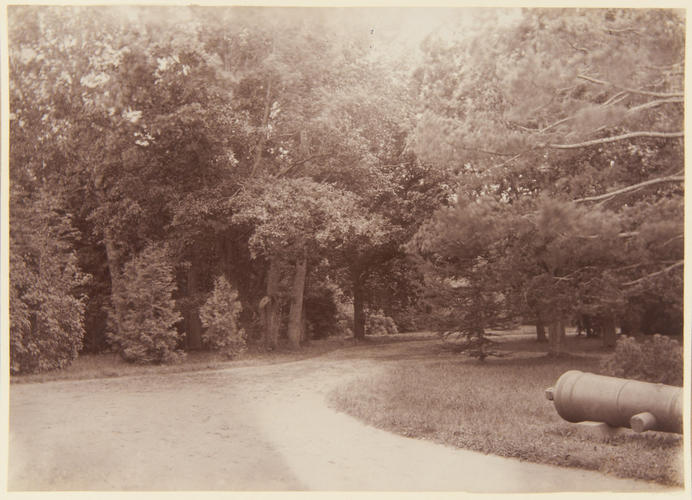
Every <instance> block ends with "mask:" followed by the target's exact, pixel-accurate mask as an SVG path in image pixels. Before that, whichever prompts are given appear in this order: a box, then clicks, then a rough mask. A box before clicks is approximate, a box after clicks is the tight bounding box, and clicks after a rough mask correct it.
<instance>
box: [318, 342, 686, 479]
mask: <svg viewBox="0 0 692 500" xmlns="http://www.w3.org/2000/svg"><path fill="white" fill-rule="evenodd" d="M571 342H572V343H573V344H578V345H581V346H584V348H583V352H582V354H581V355H573V356H570V357H567V358H562V359H550V358H547V357H545V356H544V355H542V353H541V352H540V351H541V350H542V349H543V347H541V346H540V345H538V344H536V343H535V342H534V341H530V340H526V339H520V340H519V341H518V342H515V345H513V346H512V345H511V342H510V343H508V344H507V349H508V350H513V351H514V352H516V354H514V355H513V356H512V357H509V358H502V359H491V360H487V361H486V362H485V363H479V362H477V361H475V360H469V359H467V358H464V357H463V356H459V355H451V354H444V353H441V352H440V350H439V347H438V348H437V349H434V348H433V349H431V355H430V358H429V359H428V360H420V359H419V360H416V361H411V360H400V361H394V362H392V363H390V364H389V365H388V367H387V369H386V371H385V373H384V375H383V376H382V377H381V378H377V379H367V378H362V379H356V380H354V381H352V382H351V383H349V384H348V385H344V386H342V387H340V388H338V389H337V390H336V391H334V392H333V393H332V394H331V395H330V404H332V405H333V406H334V407H336V408H337V409H339V410H341V411H344V412H346V413H349V414H351V415H353V416H355V417H357V418H360V419H362V420H364V421H366V422H368V423H370V424H372V425H375V426H377V427H380V428H383V429H387V430H390V431H393V432H396V433H399V434H403V435H405V436H411V437H417V438H424V439H430V440H433V441H436V442H440V443H445V444H449V445H453V446H456V447H459V448H466V449H471V450H476V451H481V452H484V453H492V454H496V455H502V456H506V457H517V458H520V459H524V460H528V461H532V462H539V463H546V464H553V465H563V466H570V467H580V468H584V469H590V470H599V471H602V472H608V473H612V474H615V475H618V476H621V477H630V478H640V479H646V480H653V481H656V482H659V483H663V484H668V485H679V486H681V485H682V484H683V472H682V470H683V468H682V437H681V436H678V435H673V434H665V433H654V432H646V433H643V434H635V433H634V432H631V431H627V432H626V433H624V434H622V435H618V436H615V437H612V438H609V439H605V438H603V437H601V436H598V435H594V433H593V432H591V431H589V430H587V429H586V428H585V427H584V426H582V425H575V424H570V423H568V422H565V421H563V420H562V419H561V418H560V417H559V416H558V415H557V413H556V411H555V409H554V407H553V404H552V403H551V402H549V401H548V400H546V399H545V396H544V391H545V389H546V388H547V387H550V386H552V385H553V384H554V383H555V381H556V380H557V378H558V377H559V376H560V375H561V374H562V373H564V372H565V371H567V370H570V369H578V370H583V371H592V372H598V370H599V362H600V361H599V357H601V356H599V354H598V350H597V349H596V348H597V347H598V346H597V344H595V343H593V342H589V341H587V340H586V339H580V340H577V339H572V340H571ZM522 345H523V346H525V348H526V349H527V350H529V349H530V350H531V351H533V352H526V351H525V352H517V350H520V348H521V346H522ZM431 347H432V346H431Z"/></svg>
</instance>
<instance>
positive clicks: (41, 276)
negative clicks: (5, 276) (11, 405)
mask: <svg viewBox="0 0 692 500" xmlns="http://www.w3.org/2000/svg"><path fill="white" fill-rule="evenodd" d="M10 199H11V204H10V209H11V221H12V225H11V227H10V272H9V277H10V312H11V314H10V370H11V372H12V373H29V372H36V371H45V370H52V369H56V368H63V367H64V366H66V365H68V364H69V363H70V362H72V360H73V359H75V358H76V357H77V353H78V351H79V350H80V348H81V346H82V339H83V337H84V297H83V296H81V295H80V294H79V288H80V287H84V285H85V284H86V283H87V281H88V278H89V277H88V275H85V274H84V273H82V272H81V271H80V269H79V267H78V265H77V257H76V255H75V253H74V251H73V250H72V248H71V245H70V240H71V239H72V238H73V237H74V229H73V228H72V227H71V224H70V219H69V217H68V216H66V215H65V213H64V212H63V211H62V210H61V207H60V205H59V204H58V203H56V200H55V199H53V198H52V197H51V194H50V193H49V192H47V191H46V190H44V189H42V188H38V190H37V192H35V193H32V194H29V193H27V192H26V191H23V190H22V187H21V185H19V184H15V183H13V184H12V196H11V197H10Z"/></svg>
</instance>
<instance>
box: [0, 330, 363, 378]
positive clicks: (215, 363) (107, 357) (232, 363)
mask: <svg viewBox="0 0 692 500" xmlns="http://www.w3.org/2000/svg"><path fill="white" fill-rule="evenodd" d="M349 345H353V340H352V339H348V338H328V339H323V340H314V341H312V342H310V344H308V345H306V346H303V347H301V349H300V350H299V351H291V350H287V349H280V350H277V351H273V352H264V351H261V352H258V351H249V352H245V353H243V354H241V355H240V356H238V357H237V358H236V359H233V360H229V359H226V358H225V357H224V356H222V355H219V354H217V353H214V352H209V351H192V352H189V353H187V355H186V356H185V359H184V360H183V361H181V362H179V363H173V364H160V365H138V364H134V363H128V362H127V361H124V360H123V359H122V358H121V357H120V356H119V355H117V354H80V355H79V357H78V358H77V359H75V360H74V361H73V362H72V363H71V364H70V365H69V366H67V367H65V368H63V369H61V370H53V371H49V372H43V373H33V374H26V375H12V377H11V378H10V383H12V384H21V383H34V382H50V381H53V380H85V379H95V378H110V377H124V376H128V375H149V374H152V375H154V374H165V373H183V372H192V371H200V370H217V369H222V368H231V367H237V366H254V365H262V364H273V363H286V362H290V361H298V360H300V359H306V358H311V357H314V356H319V355H320V354H324V353H326V352H330V351H333V350H335V349H339V348H342V347H346V346H349Z"/></svg>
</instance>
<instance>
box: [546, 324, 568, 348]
mask: <svg viewBox="0 0 692 500" xmlns="http://www.w3.org/2000/svg"><path fill="white" fill-rule="evenodd" d="M548 338H549V340H550V344H549V349H548V352H549V353H550V354H551V355H553V356H559V355H560V354H562V352H563V348H564V340H565V323H564V321H563V320H561V319H558V320H553V321H552V322H551V323H550V325H548Z"/></svg>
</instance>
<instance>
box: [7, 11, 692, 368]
mask: <svg viewBox="0 0 692 500" xmlns="http://www.w3.org/2000/svg"><path fill="white" fill-rule="evenodd" d="M433 11H434V9H423V10H421V11H417V12H414V11H412V10H410V9H393V10H388V11H386V10H381V11H380V12H379V14H378V16H379V17H378V18H377V19H380V20H382V19H388V23H385V24H386V26H385V28H383V29H381V27H380V25H373V24H372V22H371V21H369V19H370V18H369V17H368V16H371V15H372V10H362V11H361V10H358V9H340V10H337V9H277V8H272V9H258V8H199V7H198V8H192V7H190V8H188V7H184V8H183V7H178V8H153V7H149V8H145V7H141V8H134V7H129V8H119V7H80V8H77V7H45V6H37V7H26V6H11V7H9V8H8V25H9V48H10V53H9V69H10V113H11V114H10V117H9V119H10V165H9V169H10V172H9V174H10V235H9V236H10V313H11V314H10V323H11V324H10V356H11V370H12V372H13V373H21V372H32V371H41V370H48V369H54V368H59V367H63V366H65V365H66V364H68V363H69V362H70V361H72V360H73V359H74V358H75V357H76V356H78V354H79V353H80V352H106V351H113V352H118V353H120V354H121V355H122V356H123V357H124V358H125V359H126V360H129V361H133V362H155V363H158V362H169V361H174V360H176V359H179V358H181V357H182V356H184V353H185V352H188V351H192V350H198V349H212V350H219V351H221V352H223V353H225V354H227V355H228V356H234V355H236V354H237V353H238V352H240V351H242V350H244V349H246V348H251V349H277V348H282V349H284V348H292V349H298V348H300V346H301V345H303V344H304V343H306V342H309V341H310V340H312V339H316V338H320V337H324V336H327V335H333V334H352V335H353V336H354V337H355V338H356V339H362V338H363V337H364V336H365V335H366V334H368V333H376V332H381V331H390V332H391V331H395V330H396V329H397V328H398V329H399V330H409V331H410V330H416V329H424V330H430V329H441V330H444V329H448V330H457V331H460V332H463V334H464V335H466V336H467V337H468V338H470V339H476V340H477V341H478V342H479V344H476V345H482V342H483V339H485V335H486V334H487V333H488V332H489V331H491V330H493V329H496V328H502V327H505V326H509V325H512V324H518V323H528V324H535V325H536V330H537V340H544V341H548V340H549V341H550V351H551V352H552V353H560V352H561V350H562V349H563V346H562V342H561V340H562V339H563V337H564V332H565V326H566V325H570V324H571V325H573V324H575V323H576V322H578V323H579V324H580V325H581V326H584V327H585V328H587V329H588V330H590V331H593V332H594V333H595V332H599V333H600V335H602V337H603V341H604V344H605V345H606V346H612V344H613V343H614V339H615V332H616V328H619V329H620V330H621V331H622V332H624V333H632V334H638V333H642V334H651V333H663V334H669V335H680V334H681V332H682V315H683V304H682V300H683V253H684V252H683V242H684V240H683V229H684V228H683V188H684V154H683V140H684V134H683V110H684V91H683V82H684V78H683V76H684V75H683V74H684V66H683V60H684V45H685V43H684V41H685V40H684V33H685V19H684V12H683V13H681V12H678V11H673V10H663V9H651V10H646V9H637V10H634V9H631V10H619V9H616V10H598V9H593V10H592V9H579V10H563V9H545V10H543V9H528V10H500V9H487V10H482V9H479V10H462V9H457V10H449V11H442V10H440V11H438V12H439V16H438V17H439V19H440V20H441V19H444V20H445V22H444V23H441V24H440V25H439V27H438V28H437V29H434V30H431V31H430V33H428V34H427V35H426V36H422V35H421V36H418V34H416V36H414V35H413V34H411V36H407V34H406V32H405V30H404V27H405V26H406V22H405V21H406V20H407V19H408V20H410V19H415V18H416V17H417V16H420V17H421V18H423V17H424V16H423V14H425V15H428V16H430V13H431V12H433ZM369 22H370V24H368V23H369ZM397 26H398V27H399V28H400V29H399V30H397V29H396V28H397ZM375 33H376V34H375ZM416 33H418V32H416Z"/></svg>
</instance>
